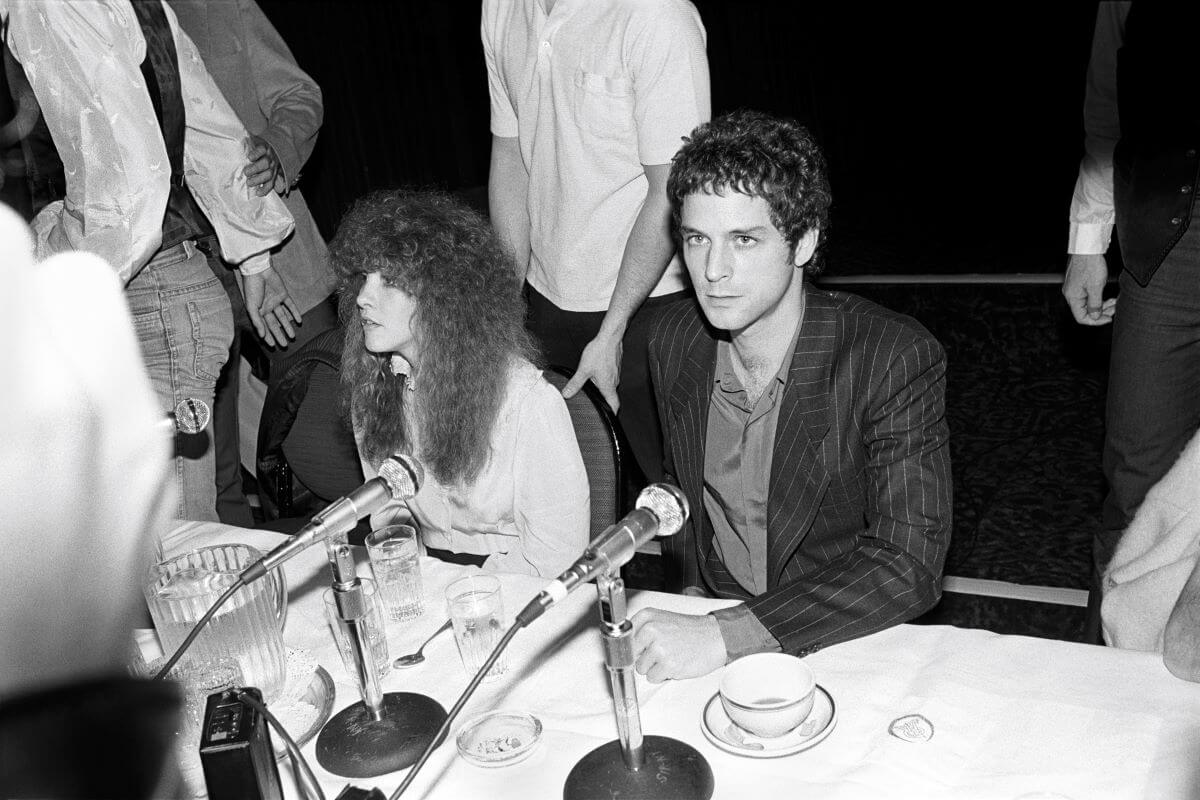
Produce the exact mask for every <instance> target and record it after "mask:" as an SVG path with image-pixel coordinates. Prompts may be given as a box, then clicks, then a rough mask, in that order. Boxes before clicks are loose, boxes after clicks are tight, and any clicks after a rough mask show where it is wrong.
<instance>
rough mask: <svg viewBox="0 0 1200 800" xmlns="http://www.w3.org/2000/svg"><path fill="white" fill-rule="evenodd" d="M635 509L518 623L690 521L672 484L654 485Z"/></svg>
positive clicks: (685, 503)
mask: <svg viewBox="0 0 1200 800" xmlns="http://www.w3.org/2000/svg"><path fill="white" fill-rule="evenodd" d="M636 506H637V507H636V508H634V510H633V511H630V512H629V513H628V514H626V515H625V516H624V517H622V518H621V520H620V521H619V522H617V524H615V525H610V526H609V527H608V528H606V529H605V530H604V531H603V532H602V533H601V534H600V535H599V536H597V537H596V538H595V539H593V540H592V541H591V542H590V543H589V544H588V548H587V550H584V551H583V555H582V556H580V557H579V559H578V560H577V561H576V562H575V563H574V564H572V565H571V567H570V568H569V569H568V570H567V571H566V572H564V573H563V574H562V575H559V576H558V578H557V579H556V580H555V581H554V582H553V583H551V584H550V585H549V586H547V587H546V588H545V589H544V590H542V592H541V593H540V594H538V596H537V597H535V598H533V600H531V601H529V605H527V606H525V608H524V609H523V610H522V611H521V613H520V614H517V616H516V621H517V622H519V623H520V624H521V625H522V626H525V625H528V624H529V623H531V622H533V621H534V620H535V619H537V618H538V617H540V616H541V615H542V614H543V613H544V612H545V611H546V609H547V608H549V607H550V606H552V605H554V604H555V603H557V602H558V601H559V600H562V599H563V598H564V597H566V596H567V595H568V594H570V593H571V592H572V591H573V590H574V589H575V587H577V586H579V585H580V584H581V583H586V582H587V581H589V580H591V579H593V578H595V577H596V576H597V575H602V574H608V573H611V572H614V571H615V570H617V569H619V568H620V567H621V566H622V565H623V564H625V563H627V562H628V561H629V559H631V558H633V554H634V553H636V552H637V549H638V548H639V547H641V546H642V545H643V544H645V543H646V542H648V541H650V540H651V539H653V538H654V537H655V536H672V535H674V534H676V533H678V532H679V529H680V528H682V527H683V523H684V522H685V521H687V518H688V501H687V498H686V497H684V494H683V492H681V491H680V490H679V489H677V488H676V487H674V486H672V485H671V484H669V483H652V484H650V485H649V486H647V487H646V488H645V489H643V490H642V492H641V494H639V495H638V499H637V503H636Z"/></svg>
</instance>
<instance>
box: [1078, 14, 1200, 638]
mask: <svg viewBox="0 0 1200 800" xmlns="http://www.w3.org/2000/svg"><path fill="white" fill-rule="evenodd" d="M1197 25H1200V9H1197V8H1195V7H1192V6H1190V5H1188V4H1173V3H1172V4H1159V3H1128V2H1105V3H1100V7H1099V10H1098V11H1097V15H1096V28H1095V33H1094V35H1093V40H1092V54H1091V61H1090V63H1089V66H1088V82H1087V92H1086V95H1085V100H1084V126H1085V130H1086V140H1085V149H1086V154H1085V155H1084V158H1083V161H1082V163H1081V165H1080V169H1079V178H1078V180H1077V181H1076V184H1075V192H1074V196H1073V198H1072V201H1071V229H1070V240H1069V242H1068V250H1069V252H1070V253H1071V256H1070V259H1069V261H1068V264H1067V271H1066V275H1065V276H1064V279H1063V295H1064V297H1065V298H1066V300H1067V302H1068V304H1069V305H1070V307H1071V312H1072V314H1073V315H1074V317H1075V319H1076V321H1077V322H1079V323H1080V324H1083V325H1106V324H1108V323H1110V322H1111V323H1112V324H1113V331H1112V355H1111V361H1110V364H1109V377H1108V400H1107V408H1106V413H1105V417H1106V419H1105V424H1106V428H1105V439H1104V475H1105V478H1106V479H1107V481H1108V494H1107V496H1106V498H1105V501H1104V508H1103V513H1102V521H1101V529H1100V531H1099V532H1098V533H1097V534H1096V536H1095V539H1094V543H1093V560H1094V565H1093V566H1094V569H1093V575H1092V596H1091V598H1090V601H1089V613H1088V630H1087V632H1086V634H1087V636H1088V638H1089V639H1090V640H1091V641H1096V642H1098V641H1100V632H1099V631H1100V625H1099V622H1100V616H1099V608H1100V600H1101V596H1100V595H1101V583H1100V576H1101V574H1102V573H1103V572H1104V569H1105V567H1106V565H1107V564H1108V562H1109V560H1110V558H1111V557H1112V554H1113V551H1114V549H1115V548H1116V545H1117V543H1118V541H1120V539H1121V536H1122V533H1123V531H1124V530H1125V529H1126V527H1128V525H1129V523H1130V522H1131V520H1132V519H1133V516H1134V513H1135V512H1136V511H1137V509H1138V506H1139V505H1141V503H1142V500H1143V499H1144V498H1145V496H1146V493H1147V491H1149V489H1150V488H1151V487H1152V486H1153V485H1154V484H1155V483H1156V482H1157V481H1158V480H1159V479H1160V478H1162V477H1163V475H1165V474H1166V473H1167V471H1168V470H1169V469H1170V467H1171V465H1172V464H1173V463H1174V462H1175V460H1176V458H1178V456H1179V454H1180V453H1181V452H1182V450H1183V448H1184V446H1185V445H1186V444H1187V442H1188V440H1189V439H1190V438H1191V436H1192V434H1193V433H1195V431H1196V429H1197V425H1198V424H1200V411H1198V410H1197V409H1198V408H1200V406H1198V405H1197V401H1196V398H1197V396H1198V393H1200V224H1198V223H1197V222H1196V215H1197V214H1198V213H1200V209H1197V207H1196V204H1195V193H1196V186H1197V184H1198V183H1200V158H1198V157H1197V152H1198V150H1200V103H1196V102H1194V101H1192V100H1190V99H1189V97H1188V96H1187V93H1186V92H1180V89H1179V86H1180V82H1181V81H1185V82H1186V80H1187V76H1188V75H1189V74H1190V72H1191V67H1192V65H1193V63H1192V62H1193V60H1194V59H1193V55H1194V49H1195V44H1194V41H1193V40H1194V37H1195V31H1196V30H1197ZM1114 228H1115V229H1116V233H1117V240H1118V242H1119V245H1120V252H1121V261H1122V263H1123V266H1124V269H1122V271H1121V273H1120V277H1119V286H1120V291H1119V294H1118V297H1115V298H1114V297H1110V298H1107V299H1105V298H1104V297H1103V295H1102V293H1103V290H1104V286H1105V283H1106V282H1107V280H1108V263H1107V260H1106V258H1105V253H1106V252H1107V251H1108V246H1109V240H1110V237H1111V235H1112V232H1113V230H1114Z"/></svg>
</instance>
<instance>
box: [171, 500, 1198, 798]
mask: <svg viewBox="0 0 1200 800" xmlns="http://www.w3.org/2000/svg"><path fill="white" fill-rule="evenodd" d="M280 541H282V537H280V536H279V535H277V534H273V533H269V532H265V531H255V530H247V529H240V528H232V527H229V526H224V525H219V524H216V523H187V524H185V525H184V526H182V527H181V528H180V529H178V530H177V531H176V532H175V533H174V534H173V535H172V536H171V537H170V538H169V539H168V541H167V542H166V547H167V550H168V553H173V552H178V551H181V550H185V549H190V548H191V547H196V546H201V545H204V544H216V543H223V542H245V543H247V544H250V545H253V546H255V547H259V548H260V549H264V550H266V549H269V548H270V547H272V546H274V545H275V544H277V543H278V542H280ZM359 567H360V569H359V574H360V575H364V576H366V575H369V574H370V572H369V567H368V566H367V564H366V563H365V561H364V562H362V563H360V565H359ZM421 569H422V576H423V581H424V585H425V599H426V606H425V613H424V614H423V615H422V616H421V617H420V618H419V619H417V620H415V621H412V622H410V623H390V629H389V636H388V643H389V647H390V650H391V653H392V656H393V657H394V656H396V655H399V654H402V653H408V652H411V651H413V650H415V649H416V648H417V646H418V645H419V644H420V642H421V641H423V640H424V639H425V637H426V636H428V635H429V634H430V633H431V632H432V631H433V630H434V629H436V628H437V627H438V626H439V625H440V624H441V623H442V622H443V621H444V620H445V613H444V608H445V602H444V599H443V591H444V589H445V587H446V586H447V585H448V584H449V583H450V582H451V581H452V580H454V579H456V578H458V577H461V576H462V575H464V574H467V573H469V572H472V571H476V568H474V567H460V566H456V565H451V564H446V563H444V562H441V561H436V560H432V559H428V558H423V559H422V562H421ZM285 571H286V573H287V578H288V585H289V602H290V605H289V611H288V618H287V624H286V627H285V630H284V639H285V641H286V642H287V643H288V644H289V645H291V646H294V647H303V648H307V649H309V650H311V651H312V652H313V653H314V655H315V656H316V657H317V660H318V661H319V662H320V663H321V664H323V665H324V666H325V667H326V669H327V670H328V671H329V672H330V674H331V675H332V676H333V678H334V679H335V682H336V686H337V700H336V702H335V706H334V707H335V711H336V710H339V709H341V708H343V707H345V706H347V705H349V704H351V703H353V702H355V701H357V700H358V699H359V695H358V691H357V689H356V688H355V685H354V682H353V680H352V678H351V677H350V676H349V675H348V674H347V673H346V671H345V670H344V668H343V667H342V664H341V660H340V658H339V657H338V655H337V651H336V649H335V647H334V644H333V639H332V636H331V634H330V632H329V630H328V627H327V624H326V621H325V617H324V611H323V609H322V606H321V599H320V592H321V590H322V589H324V588H325V587H326V586H328V584H329V569H328V567H327V562H326V559H325V551H324V547H322V546H319V545H318V546H316V547H312V548H310V549H309V550H307V551H305V552H303V553H302V554H301V555H299V556H297V557H296V558H295V559H293V560H292V561H290V562H288V563H287V564H286V565H285ZM500 577H501V580H502V584H503V591H504V601H505V610H506V611H507V613H508V615H509V616H510V618H511V616H512V615H513V614H515V613H516V611H518V610H520V608H521V607H522V606H524V604H525V603H526V602H527V601H528V600H529V599H531V598H532V597H533V596H534V595H535V594H536V593H537V592H538V591H540V590H541V589H542V588H543V586H544V585H545V583H546V581H543V580H541V579H537V578H531V577H528V576H522V575H501V576H500ZM595 600H596V592H595V589H594V588H593V587H591V586H586V587H582V588H581V589H579V590H578V591H576V592H575V593H574V594H572V595H570V596H569V597H568V598H567V599H566V600H564V601H563V602H562V603H560V604H559V605H558V606H555V607H554V608H552V609H550V611H548V612H547V613H546V614H545V615H544V616H543V617H542V618H541V619H539V620H538V621H537V622H535V623H534V624H533V625H531V626H530V627H529V628H527V629H526V630H524V631H522V632H520V633H519V634H518V635H517V636H516V637H515V638H514V640H513V642H512V644H511V645H510V646H509V649H508V651H507V654H508V663H509V670H508V672H507V673H506V674H505V675H504V676H503V677H502V678H500V679H498V680H493V681H489V682H485V683H484V684H482V685H481V687H480V688H479V690H478V691H477V692H476V694H475V696H474V697H473V698H472V699H471V701H470V702H469V703H468V705H467V706H466V708H465V709H464V710H463V713H462V715H460V717H459V719H458V720H456V722H455V725H454V726H453V727H452V728H451V731H450V736H449V738H448V739H447V742H446V743H445V744H443V745H442V746H441V747H440V748H439V749H438V751H436V752H435V753H434V755H433V756H432V757H431V758H430V760H429V763H428V764H426V766H425V767H424V769H423V770H422V772H421V774H420V775H419V776H418V778H417V780H416V781H415V782H414V784H413V786H412V787H410V789H409V790H408V791H407V792H406V793H405V795H404V796H405V797H406V798H473V797H487V798H488V799H489V800H503V799H504V798H514V799H515V798H520V800H527V799H528V798H554V797H561V796H562V786H563V783H564V781H565V779H566V776H567V774H568V772H569V771H570V770H571V768H572V767H573V766H574V765H575V763H576V762H577V761H578V760H579V759H580V758H582V757H583V756H584V755H585V754H586V753H588V752H589V751H590V750H592V749H593V748H595V747H597V746H598V745H600V744H603V743H604V742H606V741H610V740H613V739H615V738H616V724H615V721H614V717H613V712H612V707H611V698H610V693H609V688H608V677H607V673H606V672H605V670H604V666H603V653H602V650H601V640H600V634H599V629H598V623H597V619H598V616H597V612H596V602H595ZM630 604H631V607H632V608H633V609H634V610H636V609H638V608H641V607H644V606H648V605H652V606H657V607H660V608H666V609H669V610H674V611H681V612H691V613H703V612H705V611H709V610H711V609H714V608H719V607H721V606H724V605H729V604H730V603H729V601H720V600H711V599H703V598H694V597H684V596H679V595H670V594H662V593H658V592H631V593H630ZM631 613H632V612H631ZM425 655H426V662H425V663H424V664H423V665H421V666H419V667H416V668H413V669H409V670H405V671H392V672H391V673H390V674H389V675H388V676H387V678H386V679H385V680H384V681H383V689H384V691H407V692H416V693H419V694H425V695H428V696H430V697H433V698H434V699H436V700H437V701H438V702H440V703H441V704H442V705H443V706H444V707H445V708H447V709H449V708H450V706H451V705H452V704H453V703H454V701H455V700H456V699H457V697H458V695H459V693H460V692H461V690H462V689H463V688H464V687H465V686H466V683H467V681H468V676H467V674H466V672H465V671H464V669H463V667H462V662H461V661H460V660H459V657H458V652H457V650H456V648H455V645H454V641H453V636H452V635H450V634H444V635H443V636H441V637H439V638H438V639H435V640H434V641H433V642H432V643H431V644H430V645H429V646H428V647H427V648H426V649H425ZM807 661H808V662H809V664H810V665H811V666H812V668H813V670H814V672H815V673H816V675H817V681H818V683H820V684H821V685H822V686H824V687H825V688H826V689H827V690H828V691H829V693H830V694H831V695H832V697H833V699H834V701H835V703H836V704H837V709H838V721H837V726H836V728H835V729H834V731H833V733H832V734H831V735H830V736H829V738H827V739H826V740H825V741H824V742H822V743H821V744H819V745H817V746H816V747H814V748H812V749H810V750H806V751H803V752H800V753H797V754H795V755H791V756H787V757H783V758H777V759H750V758H743V757H740V756H736V755H732V754H729V753H726V752H724V751H722V750H720V749H718V748H716V747H715V746H713V745H712V744H711V743H709V741H708V740H707V739H706V738H705V737H704V735H703V734H702V732H701V729H700V714H701V711H702V709H703V707H704V705H705V703H706V702H707V701H708V700H709V698H711V697H712V696H713V695H714V694H715V693H716V691H717V685H718V682H719V680H720V674H721V671H720V670H718V671H717V672H714V673H712V674H710V675H707V676H705V677H702V678H696V679H693V680H685V681H668V682H666V683H664V684H658V685H654V684H650V683H648V682H646V681H644V680H641V679H639V684H638V691H639V697H640V700H641V709H642V727H643V730H644V731H645V732H646V733H647V734H658V735H663V736H670V737H673V738H676V739H680V740H683V741H685V742H687V743H689V744H691V745H692V746H694V747H695V748H697V749H698V750H699V751H700V752H701V753H702V754H703V755H704V757H705V758H707V759H708V762H709V764H710V765H711V767H712V770H713V773H714V775H715V778H716V793H715V795H714V797H716V798H720V799H721V800H724V799H726V798H730V799H731V798H742V797H749V796H759V797H821V798H831V799H834V800H842V799H847V800H849V799H852V798H872V799H874V798H956V799H957V798H980V800H987V799H989V798H997V800H1012V798H1017V797H1020V796H1021V795H1023V794H1026V793H1034V792H1056V793H1059V794H1061V795H1063V796H1065V797H1068V798H1072V799H1073V800H1092V799H1093V798H1148V797H1153V798H1158V799H1160V800H1163V799H1167V798H1194V797H1198V796H1200V684H1191V683H1187V682H1185V681H1181V680H1178V679H1177V678H1175V677H1173V676H1172V675H1171V674H1170V673H1169V672H1167V671H1166V669H1165V668H1164V667H1163V665H1162V660H1161V658H1160V657H1159V656H1157V655H1154V654H1150V653H1138V652H1131V651H1122V650H1115V649H1111V648H1104V647H1097V646H1092V645H1083V644H1075V643H1070V642H1059V641H1051V640H1045V639H1035V638H1030V637H1023V636H1001V635H998V634H993V633H990V632H987V631H982V630H970V629H961V628H953V627H948V626H916V625H900V626H897V627H895V628H892V629H889V630H886V631H882V632H880V633H876V634H874V635H871V636H868V637H864V638H862V639H859V640H856V641H853V642H847V643H844V644H840V645H837V646H834V647H830V648H827V649H825V650H821V651H819V652H817V653H814V654H812V655H810V656H808V657H807ZM501 708H505V709H515V710H523V711H529V712H531V713H533V714H534V715H536V716H537V717H538V718H540V719H541V721H542V723H543V725H544V728H545V733H544V735H543V742H542V745H541V747H540V748H539V750H538V752H536V753H535V754H534V755H533V756H532V757H530V758H529V759H527V760H526V761H524V762H522V763H520V764H517V765H514V766H511V767H506V768H501V769H484V768H480V767H475V766H473V765H471V764H468V763H467V762H465V761H463V760H462V759H461V758H460V757H459V756H458V753H457V750H456V749H455V747H454V742H453V737H454V735H455V734H456V733H457V731H458V728H459V727H460V726H461V723H462V722H463V721H465V720H466V719H468V718H470V717H471V716H474V715H476V714H479V713H482V712H485V711H489V710H494V709H501ZM912 713H919V714H921V715H923V716H924V717H926V718H927V719H929V720H930V721H931V722H932V723H933V725H934V730H935V733H934V736H933V738H932V739H930V740H929V741H927V742H917V743H912V742H906V741H902V740H901V739H898V738H895V737H893V736H891V735H890V734H889V733H888V727H889V725H890V723H891V722H892V721H893V720H895V719H896V718H898V717H900V716H902V715H905V714H912ZM303 749H304V753H305V757H306V758H308V760H309V763H310V764H311V765H312V767H313V770H314V772H316V774H317V777H318V779H319V780H320V782H321V784H322V786H323V788H324V790H325V793H326V796H327V797H328V798H329V800H333V798H334V797H336V796H337V794H338V792H340V791H341V789H342V787H344V786H345V784H346V783H347V781H346V780H345V779H343V778H339V777H337V776H335V775H331V774H329V773H327V772H325V771H324V770H322V769H321V767H320V766H319V765H318V764H317V762H316V758H315V756H314V754H313V743H312V742H310V743H309V744H308V745H306V746H305V747H304V748H303ZM287 773H288V771H287V770H283V771H282V772H281V774H282V776H283V778H284V781H285V783H286V784H288V791H289V792H290V795H289V796H290V797H299V794H298V793H297V792H296V790H295V787H294V785H292V784H291V783H290V781H291V776H290V774H287ZM402 777H403V773H395V774H393V775H386V776H382V777H380V778H376V779H373V780H371V781H364V780H357V781H354V783H355V784H356V785H359V786H364V787H367V786H376V787H378V788H379V789H381V790H382V791H383V792H384V794H385V795H386V794H390V793H391V792H392V791H393V790H394V789H395V787H396V786H397V785H398V784H399V782H400V780H401V779H402Z"/></svg>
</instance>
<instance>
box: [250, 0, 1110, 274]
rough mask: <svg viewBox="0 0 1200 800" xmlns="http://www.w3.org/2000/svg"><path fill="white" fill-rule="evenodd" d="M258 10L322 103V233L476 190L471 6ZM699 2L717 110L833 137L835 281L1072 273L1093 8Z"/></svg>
mask: <svg viewBox="0 0 1200 800" xmlns="http://www.w3.org/2000/svg"><path fill="white" fill-rule="evenodd" d="M260 3H261V5H262V6H263V8H264V10H265V11H266V12H267V14H268V16H269V17H270V18H271V20H272V21H273V22H274V23H275V25H276V26H277V27H278V29H279V31H280V32H281V33H282V34H283V36H284V38H285V39H286V40H287V41H288V42H289V43H290V44H291V46H292V49H293V52H294V53H295V55H296V58H297V60H298V61H299V62H300V64H301V65H302V66H304V67H305V68H306V69H307V70H308V71H309V72H310V73H311V74H312V75H313V77H314V78H315V79H316V80H317V81H318V82H319V83H320V84H321V87H322V88H323V89H324V92H325V103H326V106H325V108H326V116H325V126H324V128H323V130H322V133H321V140H320V144H319V145H318V150H317V153H316V155H315V156H314V160H313V162H312V163H311V164H310V167H309V169H308V170H307V171H306V177H305V179H304V183H303V188H304V191H305V194H306V196H307V197H308V198H309V203H310V205H311V206H312V208H313V211H314V214H315V215H316V217H317V220H318V222H319V224H320V225H321V227H322V229H323V230H324V232H325V233H326V235H331V234H332V233H333V231H334V229H335V228H336V225H337V220H338V219H339V217H340V216H341V214H342V212H343V211H344V210H345V208H346V207H347V205H348V204H349V203H350V202H351V201H352V200H353V198H355V197H356V196H358V195H360V194H362V193H363V192H365V191H368V190H370V189H374V188H381V187H387V186H395V185H401V184H406V185H417V186H436V187H441V188H445V189H450V190H456V191H459V190H461V191H468V192H471V193H472V196H473V197H475V198H476V199H478V198H480V196H481V195H480V193H479V191H478V188H479V187H482V186H483V185H484V184H486V181H487V165H488V148H489V140H490V134H489V133H488V98H487V83H486V76H485V73H484V66H483V54H482V49H481V46H480V43H479V3H478V2H474V1H473V0H390V1H389V2H366V1H362V0H310V1H309V2H296V1H295V0H260ZM695 3H696V6H697V8H698V9H699V11H700V15H701V18H702V19H703V21H704V25H705V27H706V29H707V31H708V56H709V64H710V69H711V76H712V100H713V111H714V113H718V114H719V113H721V112H723V111H728V110H731V109H735V108H740V107H747V108H757V109H762V110H766V111H771V112H775V113H778V114H785V115H789V116H792V117H795V118H797V119H799V120H801V121H802V122H804V123H806V124H807V125H809V126H810V127H811V128H812V129H813V131H814V132H815V133H816V135H817V137H818V139H819V140H820V141H821V143H822V144H823V146H824V148H825V150H826V153H827V155H828V157H829V162H830V170H831V174H832V180H833V189H834V201H835V207H834V215H833V230H832V238H831V242H832V247H833V251H834V253H833V254H834V258H833V259H831V271H834V272H836V271H838V270H839V268H840V269H841V270H842V271H871V270H872V269H878V268H892V269H895V268H900V269H906V270H908V271H914V272H925V271H950V272H963V271H965V272H976V271H983V272H987V271H1027V272H1035V271H1057V270H1060V269H1061V267H1062V261H1063V256H1062V255H1061V253H1062V252H1063V249H1064V247H1065V241H1066V221H1065V220H1066V212H1067V205H1068V202H1069V200H1070V193H1071V187H1072V185H1073V182H1074V177H1075V171H1076V168H1077V166H1078V163H1079V157H1080V155H1081V153H1082V140H1083V131H1082V123H1081V115H1080V107H1081V104H1082V99H1083V85H1084V75H1085V70H1086V67H1087V58H1088V52H1089V49H1090V41H1091V30H1092V23H1093V20H1094V17H1095V6H1096V4H1095V2H1075V3H1045V4H1029V5H1019V6H1008V7H1005V6H987V5H983V6H980V5H977V4H952V5H942V4H917V3H886V4H882V3H881V4H876V3H848V2H841V3H837V4H815V3H802V2H798V1H797V0H695ZM472 190H475V191H472Z"/></svg>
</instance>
